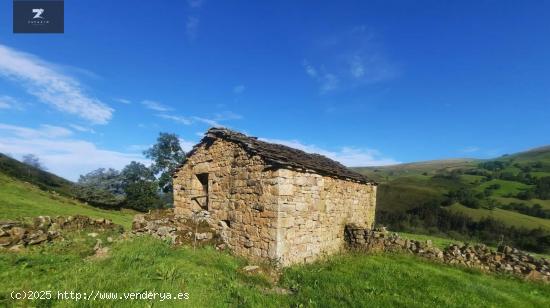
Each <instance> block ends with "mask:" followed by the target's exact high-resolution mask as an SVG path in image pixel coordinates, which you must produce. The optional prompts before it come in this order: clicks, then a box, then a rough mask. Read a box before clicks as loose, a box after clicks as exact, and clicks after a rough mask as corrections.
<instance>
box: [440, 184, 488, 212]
mask: <svg viewBox="0 0 550 308" xmlns="http://www.w3.org/2000/svg"><path fill="white" fill-rule="evenodd" d="M482 198H483V195H482V194H478V193H475V192H474V191H472V190H469V189H467V188H460V189H458V190H453V191H450V192H449V193H448V194H447V199H446V200H444V201H443V205H445V206H447V205H452V204H454V203H457V202H458V203H460V204H462V205H464V206H467V207H470V208H473V209H478V208H480V207H481V199H482Z"/></svg>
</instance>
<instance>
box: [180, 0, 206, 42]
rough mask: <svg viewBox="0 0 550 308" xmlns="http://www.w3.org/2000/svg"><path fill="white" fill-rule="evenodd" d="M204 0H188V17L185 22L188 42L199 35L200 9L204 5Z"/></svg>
mask: <svg viewBox="0 0 550 308" xmlns="http://www.w3.org/2000/svg"><path fill="white" fill-rule="evenodd" d="M204 2H205V1H204V0H188V1H187V5H188V7H189V12H190V13H189V15H187V18H186V21H185V32H186V34H187V37H188V38H189V39H190V40H195V39H196V38H197V36H198V33H199V24H200V14H199V13H200V8H201V7H202V6H203V4H204Z"/></svg>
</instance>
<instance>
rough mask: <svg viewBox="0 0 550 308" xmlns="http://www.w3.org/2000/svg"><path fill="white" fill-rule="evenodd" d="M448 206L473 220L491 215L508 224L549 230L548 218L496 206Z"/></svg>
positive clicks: (456, 204)
mask: <svg viewBox="0 0 550 308" xmlns="http://www.w3.org/2000/svg"><path fill="white" fill-rule="evenodd" d="M448 208H449V210H451V211H456V212H460V213H463V214H466V215H468V216H470V217H472V218H473V219H474V220H479V219H481V218H484V217H493V218H494V219H497V220H500V221H502V222H503V223H505V224H507V225H509V226H515V227H523V228H527V229H533V228H539V227H541V228H543V229H546V230H550V219H544V218H539V217H533V216H528V215H523V214H520V213H516V212H512V211H507V210H503V209H498V208H496V209H494V210H488V209H472V208H469V207H465V206H463V205H461V204H458V203H455V204H453V205H451V206H449V207H448Z"/></svg>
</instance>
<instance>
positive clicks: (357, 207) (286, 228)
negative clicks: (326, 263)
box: [174, 139, 376, 265]
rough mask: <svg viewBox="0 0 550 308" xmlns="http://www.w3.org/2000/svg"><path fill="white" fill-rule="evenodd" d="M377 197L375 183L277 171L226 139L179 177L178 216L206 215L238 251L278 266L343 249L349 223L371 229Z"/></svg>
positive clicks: (206, 147)
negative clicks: (345, 231) (345, 232)
mask: <svg viewBox="0 0 550 308" xmlns="http://www.w3.org/2000/svg"><path fill="white" fill-rule="evenodd" d="M306 171H307V170H306ZM205 174H208V176H205ZM205 182H207V185H204V184H205ZM204 196H208V199H207V200H206V197H204ZM375 200H376V186H374V185H371V184H361V183H356V182H352V181H345V180H340V179H335V178H332V177H325V176H320V175H318V174H316V173H313V172H304V171H298V170H287V169H277V170H273V169H272V168H269V166H267V164H266V163H265V162H264V161H263V159H262V158H261V157H259V156H251V155H249V154H248V153H247V152H246V151H245V150H243V149H242V148H241V147H240V146H238V145H236V144H234V143H232V142H228V141H224V140H221V139H216V140H214V141H213V143H211V144H206V143H204V144H201V145H199V147H198V148H196V149H195V150H194V153H193V154H192V155H190V157H188V160H187V161H186V163H185V164H184V165H183V166H182V167H181V168H180V169H179V170H178V171H177V172H176V174H175V178H174V205H175V211H176V214H179V215H183V216H185V217H190V218H192V217H193V215H196V214H194V213H200V212H203V213H204V211H207V213H208V216H209V217H208V219H209V220H210V221H211V222H212V224H214V225H216V226H217V228H218V229H219V230H218V231H219V233H220V234H221V235H222V237H223V238H224V241H225V242H226V243H227V245H228V246H229V248H230V249H232V250H233V251H234V252H235V253H236V254H238V255H241V256H245V257H251V258H255V259H258V258H260V259H269V260H273V261H275V262H277V263H279V264H281V265H290V264H293V263H300V262H309V261H313V260H315V259H316V258H318V257H319V256H322V255H323V254H331V253H334V252H336V251H339V250H340V249H342V248H344V247H345V241H344V227H345V225H346V224H349V223H353V224H356V225H358V226H364V227H371V226H372V224H373V222H374V214H375Z"/></svg>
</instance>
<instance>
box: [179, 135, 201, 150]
mask: <svg viewBox="0 0 550 308" xmlns="http://www.w3.org/2000/svg"><path fill="white" fill-rule="evenodd" d="M195 144H197V142H195V141H189V140H185V139H183V138H180V146H181V149H182V150H183V151H184V152H185V153H187V152H189V151H191V150H192V149H193V146H194V145H195Z"/></svg>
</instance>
